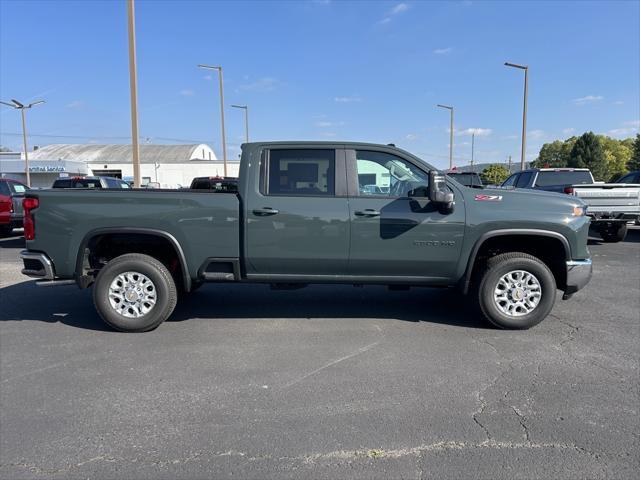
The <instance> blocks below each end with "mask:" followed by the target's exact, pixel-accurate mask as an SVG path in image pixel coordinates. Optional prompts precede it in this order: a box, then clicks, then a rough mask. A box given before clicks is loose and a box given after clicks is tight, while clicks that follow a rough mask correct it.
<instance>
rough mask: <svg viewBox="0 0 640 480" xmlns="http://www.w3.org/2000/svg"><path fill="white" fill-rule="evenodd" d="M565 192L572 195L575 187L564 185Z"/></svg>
mask: <svg viewBox="0 0 640 480" xmlns="http://www.w3.org/2000/svg"><path fill="white" fill-rule="evenodd" d="M564 193H566V194H568V195H571V194H572V193H573V187H564Z"/></svg>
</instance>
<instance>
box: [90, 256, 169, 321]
mask: <svg viewBox="0 0 640 480" xmlns="http://www.w3.org/2000/svg"><path fill="white" fill-rule="evenodd" d="M176 301H177V292H176V285H175V282H174V281H173V278H172V277H171V273H169V270H167V268H166V267H165V266H164V265H163V264H162V263H161V262H160V261H158V260H156V259H155V258H153V257H150V256H149V255H143V254H140V253H128V254H126V255H121V256H119V257H116V258H114V259H113V260H111V261H110V262H109V263H107V264H106V265H105V266H104V268H102V270H100V272H99V273H98V277H97V278H96V282H95V284H94V286H93V303H94V305H95V307H96V310H97V311H98V313H99V314H100V316H101V317H102V319H103V320H104V321H105V322H106V323H107V324H108V325H110V326H111V327H113V328H115V329H116V330H120V331H123V332H146V331H148V330H153V329H154V328H156V327H157V326H158V325H160V324H161V323H162V322H164V321H165V320H166V319H167V318H168V317H169V316H170V315H171V313H172V312H173V309H174V308H175V306H176Z"/></svg>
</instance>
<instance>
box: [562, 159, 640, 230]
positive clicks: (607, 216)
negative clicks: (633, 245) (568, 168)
mask: <svg viewBox="0 0 640 480" xmlns="http://www.w3.org/2000/svg"><path fill="white" fill-rule="evenodd" d="M620 182H623V183H620ZM626 182H629V183H626ZM631 182H633V183H631ZM571 190H572V191H571V193H572V194H573V195H575V196H577V197H580V198H581V199H582V200H583V201H584V202H585V203H587V205H588V207H587V215H589V216H590V217H591V225H592V227H593V228H594V229H595V230H596V231H597V232H598V233H599V234H600V236H601V237H602V239H603V240H604V241H605V242H620V241H622V240H624V238H625V236H626V234H627V223H628V222H630V221H636V222H638V221H639V220H640V172H632V173H630V174H627V175H625V176H624V177H622V178H621V179H620V180H618V182H617V183H592V184H580V185H573V186H572V187H571Z"/></svg>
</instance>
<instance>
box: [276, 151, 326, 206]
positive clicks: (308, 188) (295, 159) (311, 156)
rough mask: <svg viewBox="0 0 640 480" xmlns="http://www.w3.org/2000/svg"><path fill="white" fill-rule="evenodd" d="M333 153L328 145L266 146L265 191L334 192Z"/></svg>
mask: <svg viewBox="0 0 640 480" xmlns="http://www.w3.org/2000/svg"><path fill="white" fill-rule="evenodd" d="M335 163H336V154H335V150H331V149H304V150H302V149H300V150H297V149H282V150H270V151H269V160H268V181H267V192H266V193H267V195H284V196H289V195H290V196H332V195H335V171H336V164H335Z"/></svg>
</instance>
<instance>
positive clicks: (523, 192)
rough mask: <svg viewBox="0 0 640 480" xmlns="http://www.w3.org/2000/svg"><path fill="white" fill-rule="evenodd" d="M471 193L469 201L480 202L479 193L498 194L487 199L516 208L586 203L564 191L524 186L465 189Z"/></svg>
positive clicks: (568, 209) (581, 204)
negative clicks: (534, 188) (494, 198)
mask: <svg viewBox="0 0 640 480" xmlns="http://www.w3.org/2000/svg"><path fill="white" fill-rule="evenodd" d="M466 191H467V192H470V193H471V196H470V197H471V198H470V199H471V201H477V202H478V203H482V202H483V200H481V199H478V196H479V195H480V196H481V195H487V196H489V197H493V196H498V197H502V198H501V199H500V200H497V199H496V200H489V199H488V200H487V201H486V202H487V203H489V202H491V201H497V202H502V203H503V204H504V205H505V206H512V205H513V206H517V207H518V208H521V207H525V208H529V209H536V210H537V209H538V208H537V207H542V208H550V207H552V206H555V207H560V208H562V207H564V206H566V207H567V211H569V212H570V211H571V210H572V208H573V207H574V206H586V205H587V204H586V203H585V202H584V201H583V200H582V199H580V198H579V197H576V196H574V195H567V194H565V193H557V192H547V191H545V190H532V189H528V188H526V189H524V188H500V187H498V188H483V189H481V190H479V189H472V188H469V189H467V190H466Z"/></svg>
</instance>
